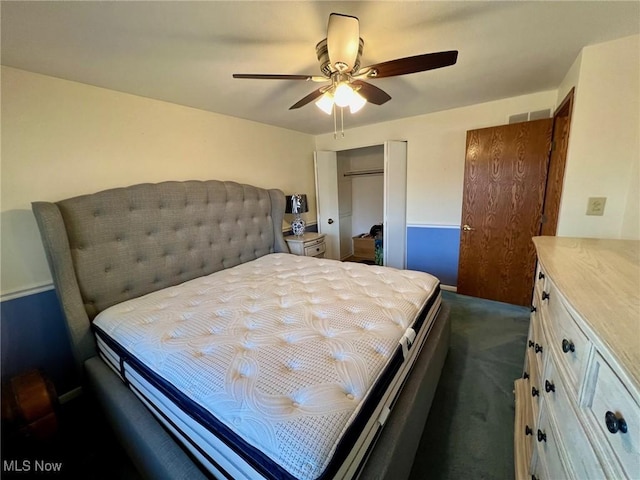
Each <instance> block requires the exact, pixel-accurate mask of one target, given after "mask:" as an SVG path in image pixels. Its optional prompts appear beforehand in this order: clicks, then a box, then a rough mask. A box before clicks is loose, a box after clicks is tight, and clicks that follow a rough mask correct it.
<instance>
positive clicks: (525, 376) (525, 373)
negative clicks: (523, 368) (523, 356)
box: [522, 372, 529, 380]
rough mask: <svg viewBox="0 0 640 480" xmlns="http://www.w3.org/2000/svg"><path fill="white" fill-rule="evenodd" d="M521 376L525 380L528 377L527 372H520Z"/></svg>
mask: <svg viewBox="0 0 640 480" xmlns="http://www.w3.org/2000/svg"><path fill="white" fill-rule="evenodd" d="M522 378H524V379H525V380H526V379H527V378H529V374H528V373H527V372H524V373H523V374H522Z"/></svg>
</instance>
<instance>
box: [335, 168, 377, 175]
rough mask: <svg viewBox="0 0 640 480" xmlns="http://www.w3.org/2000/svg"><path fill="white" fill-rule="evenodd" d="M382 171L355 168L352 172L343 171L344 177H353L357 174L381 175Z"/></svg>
mask: <svg viewBox="0 0 640 480" xmlns="http://www.w3.org/2000/svg"><path fill="white" fill-rule="evenodd" d="M383 173H384V169H382V168H380V169H376V170H357V171H353V172H344V176H345V177H355V176H358V175H382V174H383Z"/></svg>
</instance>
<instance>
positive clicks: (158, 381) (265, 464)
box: [92, 284, 440, 480]
mask: <svg viewBox="0 0 640 480" xmlns="http://www.w3.org/2000/svg"><path fill="white" fill-rule="evenodd" d="M439 294H440V284H438V285H437V286H436V288H434V290H433V292H432V293H431V296H430V297H429V299H428V300H427V303H426V304H425V306H424V307H423V308H422V310H421V312H420V313H419V315H418V317H417V318H416V320H415V321H414V323H413V325H412V327H411V328H413V329H414V331H415V332H416V334H418V333H419V332H420V330H421V328H422V326H423V324H424V321H425V319H426V317H427V314H428V313H429V311H430V310H431V307H432V306H433V304H434V303H435V301H436V299H437V298H438V297H439ZM92 328H93V331H94V332H95V334H96V335H98V336H99V337H100V339H101V340H102V341H104V342H105V343H106V344H107V345H108V346H109V347H110V348H111V349H112V350H113V351H114V352H115V353H116V354H118V355H119V357H120V366H119V371H120V374H121V376H122V378H123V381H124V382H125V384H126V385H127V386H129V387H131V385H129V381H128V380H127V379H126V375H125V371H124V367H125V363H127V364H128V365H130V366H131V367H133V368H134V369H135V371H136V372H137V373H138V374H139V375H141V376H142V377H144V378H145V380H147V381H148V382H149V383H150V384H151V385H153V386H154V387H155V388H156V389H158V390H159V391H160V392H162V394H163V395H165V396H166V397H167V398H168V399H170V400H171V401H172V402H173V403H174V404H176V405H177V406H178V407H179V408H180V409H181V410H182V411H183V412H185V413H186V414H188V415H189V416H190V417H191V418H192V419H193V420H195V421H196V422H198V423H199V424H200V425H202V426H203V427H205V428H207V429H208V430H209V431H210V432H212V433H213V434H214V435H215V436H216V437H217V438H218V439H220V440H221V441H223V442H224V443H225V444H226V445H227V446H228V447H229V448H231V449H232V450H233V451H234V452H236V453H237V454H238V455H239V456H241V457H242V458H243V459H244V461H245V462H246V463H247V464H249V465H251V467H252V468H254V469H255V470H256V471H257V472H259V473H260V474H261V475H263V476H264V477H265V478H267V479H272V480H296V477H294V476H293V475H291V474H290V473H289V472H288V471H287V470H285V469H284V468H282V466H280V465H279V464H278V463H277V462H275V461H273V460H272V459H271V458H269V457H268V456H266V455H265V454H264V453H262V451H260V450H259V449H257V448H255V447H254V446H252V445H250V444H249V443H247V442H246V441H245V440H243V439H242V438H241V437H240V436H238V435H237V434H236V433H235V432H233V430H231V429H230V428H229V427H227V426H226V425H225V424H224V423H222V422H221V421H220V420H218V419H217V418H216V416H215V415H213V414H212V413H211V412H209V411H208V410H206V409H205V408H204V407H202V406H201V405H199V404H197V403H196V402H194V401H193V400H191V399H190V398H188V397H187V396H186V395H184V394H183V393H182V392H181V391H180V390H179V389H178V388H177V387H175V386H174V385H173V384H172V383H170V382H168V381H167V380H165V379H164V378H162V377H161V376H160V375H158V374H157V373H155V372H154V371H153V370H151V369H150V368H149V367H147V366H146V365H145V364H144V363H142V362H141V361H140V360H138V359H137V358H136V357H135V356H133V355H131V354H130V353H129V352H128V351H127V350H125V348H124V347H122V345H120V344H119V343H118V342H116V341H115V340H113V339H112V338H111V337H109V335H108V334H107V333H105V332H104V331H103V330H102V329H101V328H100V327H98V326H97V325H95V324H92ZM409 348H411V347H409ZM103 359H104V356H103ZM403 363H404V356H403V353H402V346H400V345H398V347H397V348H396V350H395V353H394V354H393V356H392V358H391V360H390V361H389V363H388V364H387V366H386V367H385V369H384V371H383V372H382V374H381V376H380V378H379V379H378V381H377V382H376V384H375V385H374V386H373V388H372V390H371V391H370V393H369V395H368V396H367V398H366V399H365V400H364V403H363V405H362V407H361V410H360V412H359V414H358V416H357V418H356V419H355V420H354V421H353V422H352V423H351V425H350V426H349V427H348V428H347V430H346V432H345V433H344V435H343V436H342V439H341V440H340V441H339V443H338V446H337V447H336V451H335V453H334V455H333V458H332V459H331V461H330V462H329V465H328V466H327V468H325V470H324V471H323V472H322V474H321V475H320V476H318V477H317V480H327V479H330V478H333V477H334V476H335V474H336V473H337V472H338V470H339V469H340V467H341V466H342V464H343V463H344V460H345V459H346V458H347V456H348V455H349V453H350V452H351V450H352V448H353V445H354V444H355V442H356V441H357V440H358V437H359V436H360V433H361V432H362V429H363V428H364V426H365V425H366V423H367V422H368V421H369V418H370V417H371V415H372V414H373V412H374V411H375V409H376V407H377V405H378V404H379V403H380V400H381V399H382V397H383V396H384V394H385V392H386V391H387V388H388V386H389V384H390V382H391V381H392V380H393V378H394V377H395V375H396V373H397V372H398V370H399V369H400V367H401V366H402V364H403ZM136 390H137V389H136ZM398 393H399V392H398ZM396 398H397V395H396ZM395 400H396V399H395V398H394V400H393V401H392V405H393V404H395ZM147 401H148V402H149V403H150V404H151V402H150V401H149V400H147ZM154 410H156V411H158V412H159V410H157V409H155V408H154ZM162 416H163V418H165V419H166V420H167V421H170V420H169V419H168V418H166V416H165V415H162ZM171 424H172V426H173V427H174V428H175V429H176V430H178V431H180V433H181V435H182V436H183V437H184V438H188V435H186V434H184V432H182V430H181V429H180V428H179V427H178V426H177V425H175V424H174V423H173V422H171ZM190 443H191V444H192V445H194V444H193V442H190ZM196 448H198V451H200V448H199V447H196ZM201 453H202V452H201ZM205 456H206V457H207V458H208V459H210V457H209V456H208V455H205ZM365 458H366V457H365ZM211 463H212V464H213V465H215V466H216V468H220V466H219V465H218V464H217V462H215V461H214V460H213V459H211ZM221 471H224V470H223V469H221ZM226 473H227V472H225V474H226Z"/></svg>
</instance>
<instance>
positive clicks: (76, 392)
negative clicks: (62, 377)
mask: <svg viewBox="0 0 640 480" xmlns="http://www.w3.org/2000/svg"><path fill="white" fill-rule="evenodd" d="M80 395H82V387H76V388H74V389H73V390H70V391H68V392H67V393H63V394H62V395H60V396H59V397H58V402H60V403H61V404H65V403H67V402H70V401H71V400H73V399H74V398H78V397H79V396H80Z"/></svg>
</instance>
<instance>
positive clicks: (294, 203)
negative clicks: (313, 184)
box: [285, 193, 309, 214]
mask: <svg viewBox="0 0 640 480" xmlns="http://www.w3.org/2000/svg"><path fill="white" fill-rule="evenodd" d="M286 200H287V205H286V209H285V213H293V214H296V213H306V212H308V211H309V205H308V204H307V195H306V194H304V193H303V194H294V195H287V198H286Z"/></svg>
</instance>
